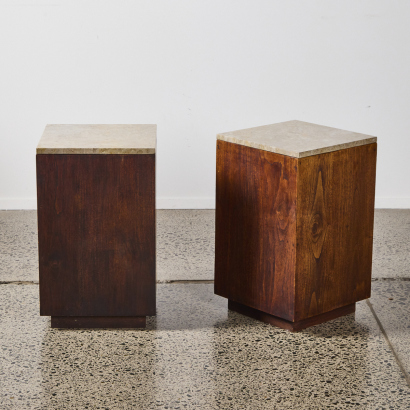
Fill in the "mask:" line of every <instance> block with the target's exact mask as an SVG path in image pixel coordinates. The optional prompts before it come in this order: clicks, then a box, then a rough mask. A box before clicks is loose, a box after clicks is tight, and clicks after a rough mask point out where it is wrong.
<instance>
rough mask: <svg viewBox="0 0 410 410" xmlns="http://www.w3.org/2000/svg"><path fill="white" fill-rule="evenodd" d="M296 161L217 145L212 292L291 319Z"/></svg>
mask: <svg viewBox="0 0 410 410" xmlns="http://www.w3.org/2000/svg"><path fill="white" fill-rule="evenodd" d="M296 166H297V159H296V158H291V157H287V156H283V155H280V154H276V153H272V152H267V151H261V150H258V149H255V148H250V147H245V146H242V145H238V144H233V143H229V142H225V141H219V140H218V141H217V171H216V172H217V175H216V247H215V293H216V294H218V295H221V296H225V297H227V298H229V299H230V300H232V301H236V302H239V303H241V304H244V305H247V306H250V307H253V308H255V309H259V310H262V311H264V312H267V313H270V314H272V315H275V316H280V317H282V318H285V319H287V320H293V316H294V296H295V295H294V290H295V289H294V286H295V284H294V272H295V263H296V254H295V251H296V174H297V172H296Z"/></svg>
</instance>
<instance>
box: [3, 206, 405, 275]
mask: <svg viewBox="0 0 410 410" xmlns="http://www.w3.org/2000/svg"><path fill="white" fill-rule="evenodd" d="M409 238H410V210H409V209H406V210H401V209H376V211H375V227H374V249H373V274H372V276H373V278H397V277H407V278H410V240H409ZM214 249H215V211H213V210H158V211H157V280H158V281H160V282H163V281H171V280H213V278H214ZM37 252H38V251H37V222H36V211H0V281H16V280H19V281H38V255H37Z"/></svg>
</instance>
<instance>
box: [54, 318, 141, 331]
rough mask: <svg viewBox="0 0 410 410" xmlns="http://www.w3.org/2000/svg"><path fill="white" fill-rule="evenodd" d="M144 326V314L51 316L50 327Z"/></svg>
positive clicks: (123, 327) (122, 327) (100, 327)
mask: <svg viewBox="0 0 410 410" xmlns="http://www.w3.org/2000/svg"><path fill="white" fill-rule="evenodd" d="M145 326H146V316H51V327H52V328H60V329H106V328H111V329H125V328H126V329H134V328H144V327H145Z"/></svg>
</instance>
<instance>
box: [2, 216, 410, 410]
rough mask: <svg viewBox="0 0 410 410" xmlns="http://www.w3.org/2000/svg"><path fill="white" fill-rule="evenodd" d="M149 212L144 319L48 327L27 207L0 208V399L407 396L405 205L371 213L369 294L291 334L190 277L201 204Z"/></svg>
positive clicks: (409, 401) (202, 228) (199, 260)
mask: <svg viewBox="0 0 410 410" xmlns="http://www.w3.org/2000/svg"><path fill="white" fill-rule="evenodd" d="M157 220H158V228H157V234H158V242H157V249H158V261H157V269H158V275H157V276H158V279H159V281H160V282H161V283H159V284H158V286H157V299H158V301H157V306H158V307H157V316H156V317H150V318H149V319H148V325H147V328H146V329H145V330H122V331H119V330H92V331H89V330H54V329H51V328H50V319H49V318H48V317H40V316H39V315H38V311H39V305H38V282H37V281H38V274H37V247H36V240H37V239H36V214H35V212H33V211H0V283H1V284H0V409H328V408H333V409H353V408H355V409H408V408H410V387H409V386H410V384H409V383H410V347H409V346H410V303H409V302H410V270H409V266H410V265H409V263H410V210H377V211H376V218H375V239H374V261H373V270H374V274H373V277H374V280H373V282H372V297H371V299H370V300H369V301H362V302H359V303H358V304H357V310H356V313H355V314H354V315H349V316H345V317H343V318H339V319H336V320H333V321H331V322H328V323H325V324H322V325H319V326H315V327H312V328H310V329H307V330H304V331H302V332H299V333H290V332H287V331H284V330H281V329H278V328H275V327H273V326H270V325H267V324H264V323H261V322H258V321H255V320H253V319H250V318H247V317H245V316H242V315H240V314H237V313H235V312H228V310H227V302H226V300H225V299H223V298H221V297H218V296H216V295H214V294H213V284H212V283H204V282H200V281H198V279H205V280H206V279H212V275H213V230H214V212H213V211H181V210H178V211H158V213H157ZM181 280H185V281H195V280H196V281H197V282H196V283H195V282H189V283H186V282H181ZM169 281H176V282H172V283H167V282H169Z"/></svg>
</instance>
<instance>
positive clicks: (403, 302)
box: [370, 238, 410, 407]
mask: <svg viewBox="0 0 410 410" xmlns="http://www.w3.org/2000/svg"><path fill="white" fill-rule="evenodd" d="M409 239H410V238H409ZM370 303H371V305H372V307H373V309H374V311H375V313H376V315H377V317H378V318H379V320H380V323H381V325H382V327H383V329H384V331H385V332H386V334H387V336H388V338H389V340H390V343H391V344H392V346H393V349H394V351H395V352H396V354H397V356H398V358H399V360H400V362H401V363H402V365H403V367H404V369H405V371H406V373H407V375H408V377H409V378H410V281H408V280H380V281H376V282H373V283H372V297H371V299H370ZM409 407H410V406H409Z"/></svg>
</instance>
